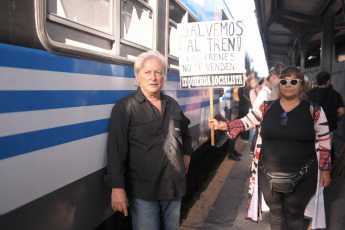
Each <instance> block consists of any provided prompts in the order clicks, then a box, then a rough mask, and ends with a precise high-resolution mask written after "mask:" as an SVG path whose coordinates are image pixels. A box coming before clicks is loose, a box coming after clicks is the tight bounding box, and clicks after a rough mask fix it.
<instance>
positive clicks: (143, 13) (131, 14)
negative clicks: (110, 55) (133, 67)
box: [120, 0, 154, 58]
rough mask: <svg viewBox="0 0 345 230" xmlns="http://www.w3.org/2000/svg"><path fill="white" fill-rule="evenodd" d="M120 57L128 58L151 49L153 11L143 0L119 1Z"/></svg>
mask: <svg viewBox="0 0 345 230" xmlns="http://www.w3.org/2000/svg"><path fill="white" fill-rule="evenodd" d="M120 9H121V23H120V27H121V28H120V34H121V35H120V43H121V44H120V55H121V56H125V57H128V58H131V57H135V56H138V55H139V54H140V53H141V52H143V51H147V50H149V49H153V41H154V39H153V34H154V33H153V28H154V27H153V25H154V17H153V9H152V7H151V6H150V5H149V4H148V3H147V2H145V1H143V0H123V1H121V7H120Z"/></svg>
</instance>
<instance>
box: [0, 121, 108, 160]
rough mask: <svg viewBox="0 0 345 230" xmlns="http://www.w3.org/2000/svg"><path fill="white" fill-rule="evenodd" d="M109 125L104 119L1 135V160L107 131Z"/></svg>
mask: <svg viewBox="0 0 345 230" xmlns="http://www.w3.org/2000/svg"><path fill="white" fill-rule="evenodd" d="M108 126H109V119H102V120H97V121H89V122H85V123H81V124H73V125H67V126H61V127H57V128H51V129H44V130H39V131H34V132H28V133H22V134H16V135H11V136H6V137H0V149H1V151H0V160H1V159H5V158H9V157H14V156H17V155H21V154H25V153H28V152H32V151H37V150H41V149H45V148H49V147H53V146H56V145H60V144H64V143H68V142H72V141H76V140H80V139H83V138H87V137H91V136H96V135H99V134H102V133H106V132H108ZM52 137H54V138H52ZM18 143H20V144H18Z"/></svg>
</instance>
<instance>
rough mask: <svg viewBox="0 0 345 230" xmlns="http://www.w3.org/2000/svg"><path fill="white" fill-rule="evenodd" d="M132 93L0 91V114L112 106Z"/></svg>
mask: <svg viewBox="0 0 345 230" xmlns="http://www.w3.org/2000/svg"><path fill="white" fill-rule="evenodd" d="M132 92H134V90H80V91H79V90H68V91H64V90H56V91H54V90H49V91H45V90H40V91H0V113H11V112H24V111H34V110H46V109H57V108H70V107H79V106H91V105H103V104H114V103H116V102H117V101H118V100H119V99H121V98H122V97H124V96H126V95H127V94H129V93H132ZM202 94H203V92H202V91H199V90H177V91H176V95H177V98H184V97H195V96H202ZM214 103H218V102H217V101H215V102H214ZM184 111H185V110H184Z"/></svg>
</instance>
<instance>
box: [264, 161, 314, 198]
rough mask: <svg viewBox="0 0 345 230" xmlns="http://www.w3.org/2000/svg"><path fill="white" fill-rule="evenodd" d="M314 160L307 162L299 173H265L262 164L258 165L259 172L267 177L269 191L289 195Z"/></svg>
mask: <svg viewBox="0 0 345 230" xmlns="http://www.w3.org/2000/svg"><path fill="white" fill-rule="evenodd" d="M313 162H314V160H311V161H309V162H308V163H307V164H306V166H304V167H302V168H301V170H300V171H299V172H271V171H267V170H266V169H265V167H264V166H263V164H262V162H261V164H259V169H260V171H261V172H262V173H263V174H264V175H265V176H266V177H267V179H268V182H269V186H270V189H271V191H272V192H273V191H274V192H281V193H291V192H293V191H294V190H295V187H296V186H297V185H298V183H299V182H300V181H301V179H302V177H303V176H304V175H305V174H306V173H307V172H308V168H309V167H310V166H311V165H312V163H313Z"/></svg>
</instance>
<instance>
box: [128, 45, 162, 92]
mask: <svg viewBox="0 0 345 230" xmlns="http://www.w3.org/2000/svg"><path fill="white" fill-rule="evenodd" d="M150 58H155V59H157V60H158V61H160V63H161V64H162V73H163V77H164V85H165V83H166V81H167V68H168V64H167V62H166V60H165V57H164V56H163V55H162V54H161V53H160V52H158V51H154V50H150V51H147V52H144V53H141V54H140V55H139V56H138V57H137V59H136V60H135V62H134V75H135V85H136V86H139V81H138V78H139V71H140V70H141V69H142V68H143V66H144V64H145V61H146V60H147V59H150Z"/></svg>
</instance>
